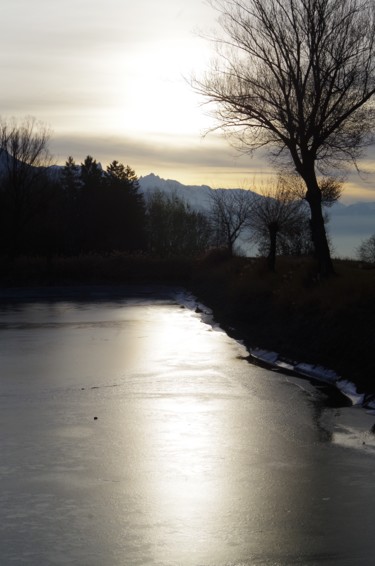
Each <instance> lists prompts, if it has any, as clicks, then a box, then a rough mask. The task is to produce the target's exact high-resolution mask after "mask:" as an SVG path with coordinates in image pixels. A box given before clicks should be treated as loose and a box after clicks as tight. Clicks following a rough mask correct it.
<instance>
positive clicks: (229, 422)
mask: <svg viewBox="0 0 375 566" xmlns="http://www.w3.org/2000/svg"><path fill="white" fill-rule="evenodd" d="M181 298H183V297H181V296H180V299H181ZM0 315H1V318H0V338H1V341H0V364H1V365H0V368H1V376H0V387H1V389H0V446H1V456H0V458H1V459H0V485H1V492H0V564H1V566H10V565H13V564H25V565H28V566H43V565H77V566H123V565H142V566H148V565H160V566H161V565H163V566H164V565H165V566H172V565H173V566H177V565H181V566H184V565H186V566H206V565H207V566H208V565H210V566H213V565H218V566H224V565H229V564H230V565H253V564H255V565H258V564H264V565H283V566H284V565H285V566H288V565H294V564H300V565H314V564H319V565H321V564H324V565H333V564H342V565H347V566H357V565H372V564H373V563H374V533H375V530H374V525H375V521H374V520H375V498H374V493H375V491H374V487H375V450H374V442H373V438H372V436H371V435H370V433H369V432H368V430H369V427H370V426H371V424H372V422H373V420H371V417H368V416H367V415H365V414H364V413H363V412H359V410H356V409H330V408H326V407H324V404H323V403H322V399H321V397H320V394H319V393H318V392H316V391H315V390H314V389H313V388H312V387H311V386H309V385H308V384H307V383H305V382H303V381H301V380H297V379H295V380H292V379H291V378H288V377H286V376H283V375H280V374H275V373H273V372H269V371H267V370H264V369H261V368H257V367H254V366H251V365H250V364H248V363H247V362H246V361H245V360H244V359H243V356H244V355H246V352H245V350H244V348H243V347H242V346H241V345H239V344H238V343H237V342H235V341H233V340H231V339H230V338H228V337H227V336H226V335H225V334H224V333H223V332H221V331H219V330H218V329H215V328H212V327H211V326H210V325H209V324H206V323H204V322H202V320H201V318H200V316H199V315H198V314H195V312H194V310H191V309H189V308H181V305H180V304H178V303H177V302H176V300H175V298H174V295H173V293H172V294H171V297H170V298H168V297H166V296H164V297H163V298H161V299H157V298H152V299H151V298H145V297H143V298H140V299H137V298H134V297H133V298H132V299H127V300H115V301H107V300H100V301H96V300H95V301H93V300H92V301H89V302H87V301H86V302H77V301H73V300H66V301H65V302H62V301H59V302H56V301H49V302H33V303H27V302H25V303H23V304H20V305H8V306H4V307H3V308H1V309H0ZM372 419H374V417H372ZM363 442H365V444H363Z"/></svg>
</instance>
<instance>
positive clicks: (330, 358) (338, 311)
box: [191, 258, 375, 395]
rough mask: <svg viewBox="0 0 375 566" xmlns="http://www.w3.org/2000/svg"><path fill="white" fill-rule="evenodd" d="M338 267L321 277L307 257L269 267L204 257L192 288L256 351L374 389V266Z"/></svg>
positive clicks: (341, 264)
mask: <svg viewBox="0 0 375 566" xmlns="http://www.w3.org/2000/svg"><path fill="white" fill-rule="evenodd" d="M335 269H336V272H337V275H336V277H334V278H332V279H329V280H319V279H317V278H316V277H315V276H314V270H313V264H312V263H311V262H309V261H308V260H291V259H289V260H283V261H280V262H279V266H278V271H277V273H270V272H269V271H267V270H266V268H265V266H264V264H263V262H261V261H260V260H249V259H247V258H232V259H225V258H222V259H221V260H217V261H216V262H215V264H214V265H212V264H211V265H207V264H205V263H202V264H201V265H200V266H199V267H198V268H197V270H196V272H195V278H194V280H193V282H192V285H191V287H192V289H193V291H194V293H195V294H196V295H197V296H198V297H199V298H200V299H201V300H202V301H203V302H204V303H205V304H207V305H208V306H210V307H211V308H212V309H213V312H214V316H215V318H216V320H218V321H219V322H220V324H221V325H222V326H223V327H224V328H225V330H226V331H227V332H228V333H229V334H231V335H233V336H234V337H236V338H241V339H242V340H243V341H244V343H245V344H246V346H247V347H248V349H249V350H250V351H255V352H256V351H257V350H261V351H268V352H273V353H277V354H278V356H276V357H277V358H278V361H281V362H283V361H285V362H286V366H288V365H290V366H295V365H296V364H298V363H299V362H304V363H305V364H306V366H323V367H325V368H329V369H330V370H333V371H334V372H335V373H336V374H337V376H339V377H340V378H341V379H342V380H347V381H349V382H353V383H355V385H356V388H357V390H358V392H360V393H367V394H369V395H374V394H375V375H374V374H375V362H374V353H375V333H374V329H373V325H374V320H375V293H374V288H375V286H374V283H375V270H368V269H363V268H361V266H359V265H358V264H357V263H355V262H345V261H337V262H335ZM273 356H274V358H275V355H274V354H273ZM259 357H260V358H261V357H262V355H260V356H259ZM265 358H267V355H265ZM271 358H272V355H271ZM265 362H266V363H267V362H270V363H273V361H272V359H268V360H267V359H266V360H265ZM281 365H282V363H281ZM300 369H301V368H300ZM304 369H308V368H307V367H306V368H304Z"/></svg>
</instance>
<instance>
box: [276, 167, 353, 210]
mask: <svg viewBox="0 0 375 566" xmlns="http://www.w3.org/2000/svg"><path fill="white" fill-rule="evenodd" d="M279 179H280V181H281V182H282V184H283V185H284V186H285V187H286V188H288V191H290V193H291V194H292V195H294V196H295V197H296V198H299V199H301V200H306V185H305V183H304V181H303V179H302V178H301V177H300V175H297V174H295V173H286V174H285V173H281V174H280V175H279ZM318 186H319V189H320V194H321V203H322V206H323V207H327V208H330V207H331V206H333V205H334V204H335V202H337V201H338V200H339V199H340V197H341V195H342V190H343V181H342V180H339V179H336V178H335V177H320V178H319V179H318Z"/></svg>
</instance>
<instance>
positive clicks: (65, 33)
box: [0, 0, 375, 203]
mask: <svg viewBox="0 0 375 566" xmlns="http://www.w3.org/2000/svg"><path fill="white" fill-rule="evenodd" d="M216 19H217V13H216V12H215V11H214V9H213V8H212V7H211V6H210V5H209V4H208V3H207V2H206V1H205V0H189V1H187V0H105V1H104V0H32V1H31V0H1V21H0V76H1V79H2V80H1V83H2V86H1V90H0V116H1V117H2V118H3V119H8V118H10V117H16V118H17V119H22V118H24V117H25V116H33V117H35V118H36V119H37V120H40V121H41V122H43V123H44V124H45V125H47V126H48V127H49V128H50V129H51V131H52V137H51V141H50V150H51V152H52V154H53V156H54V160H55V162H56V163H58V164H63V163H64V162H65V161H66V159H67V157H68V156H69V155H72V156H73V157H74V159H75V160H76V162H77V163H80V162H81V161H83V160H84V158H85V157H86V156H87V155H92V156H93V157H94V158H95V159H97V161H99V162H101V163H102V165H103V166H104V167H105V166H106V165H107V164H108V163H110V162H111V161H113V160H114V159H116V160H118V161H120V162H122V163H124V164H127V165H130V166H131V167H132V168H133V169H134V170H135V172H136V173H137V175H138V176H143V175H147V174H149V173H151V172H153V173H155V174H156V175H159V176H160V177H163V178H165V179H176V180H178V181H180V182H181V183H184V184H197V185H202V184H207V185H209V186H211V187H213V188H217V187H241V188H246V187H250V188H253V189H254V185H257V184H258V181H260V180H261V179H263V178H264V177H267V178H270V177H271V176H272V175H274V170H273V169H272V166H271V165H270V163H269V162H268V161H267V160H266V159H264V158H262V156H261V155H260V154H256V153H255V155H254V156H249V155H239V154H238V152H237V151H236V150H235V149H234V148H232V147H231V146H230V145H229V143H228V141H227V140H226V139H224V137H223V136H221V135H220V134H219V133H217V132H215V133H212V132H211V133H209V134H207V135H204V134H205V132H207V130H209V129H210V127H212V126H213V125H214V121H213V119H212V117H210V116H209V109H208V107H207V105H205V104H203V102H204V101H203V99H202V98H200V97H199V96H198V95H197V94H196V93H195V92H194V91H193V89H192V87H191V85H190V84H189V79H190V78H191V77H192V75H193V74H196V75H198V76H199V75H201V74H202V73H204V71H205V70H207V68H208V66H209V63H210V60H211V59H212V57H213V55H214V51H213V46H212V45H211V44H210V42H209V41H207V40H206V39H203V35H204V34H206V35H207V34H209V33H210V31H211V30H212V28H213V27H214V26H215V22H216ZM373 153H374V152H372V154H373ZM372 154H371V153H369V154H368V156H367V157H366V159H365V160H364V161H363V163H362V166H363V168H364V169H366V170H367V171H368V173H367V175H365V176H362V177H359V176H358V175H357V174H351V175H350V176H349V177H348V180H347V182H346V185H345V191H344V197H343V199H342V200H343V202H347V203H349V202H354V201H358V200H365V201H366V200H367V201H369V200H375V166H374V165H373V159H372Z"/></svg>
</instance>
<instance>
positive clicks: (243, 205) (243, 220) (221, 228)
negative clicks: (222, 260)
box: [209, 189, 254, 255]
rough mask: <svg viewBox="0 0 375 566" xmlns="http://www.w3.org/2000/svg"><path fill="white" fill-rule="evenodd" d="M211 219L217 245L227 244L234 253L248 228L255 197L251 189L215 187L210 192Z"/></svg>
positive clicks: (231, 252) (230, 251)
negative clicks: (240, 237) (240, 238)
mask: <svg viewBox="0 0 375 566" xmlns="http://www.w3.org/2000/svg"><path fill="white" fill-rule="evenodd" d="M209 198H210V201H211V202H210V204H211V207H210V212H209V219H210V223H211V228H212V232H213V235H214V236H213V237H214V241H215V242H216V245H217V246H225V247H226V248H227V249H228V251H229V253H230V254H231V255H232V254H233V250H234V246H235V243H236V241H237V240H238V238H239V236H240V235H241V233H242V232H243V231H244V230H246V229H247V225H248V221H249V218H250V215H251V212H252V208H253V204H254V198H253V194H252V193H251V192H250V191H246V190H242V189H241V190H237V189H215V190H213V191H211V192H210V193H209Z"/></svg>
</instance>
